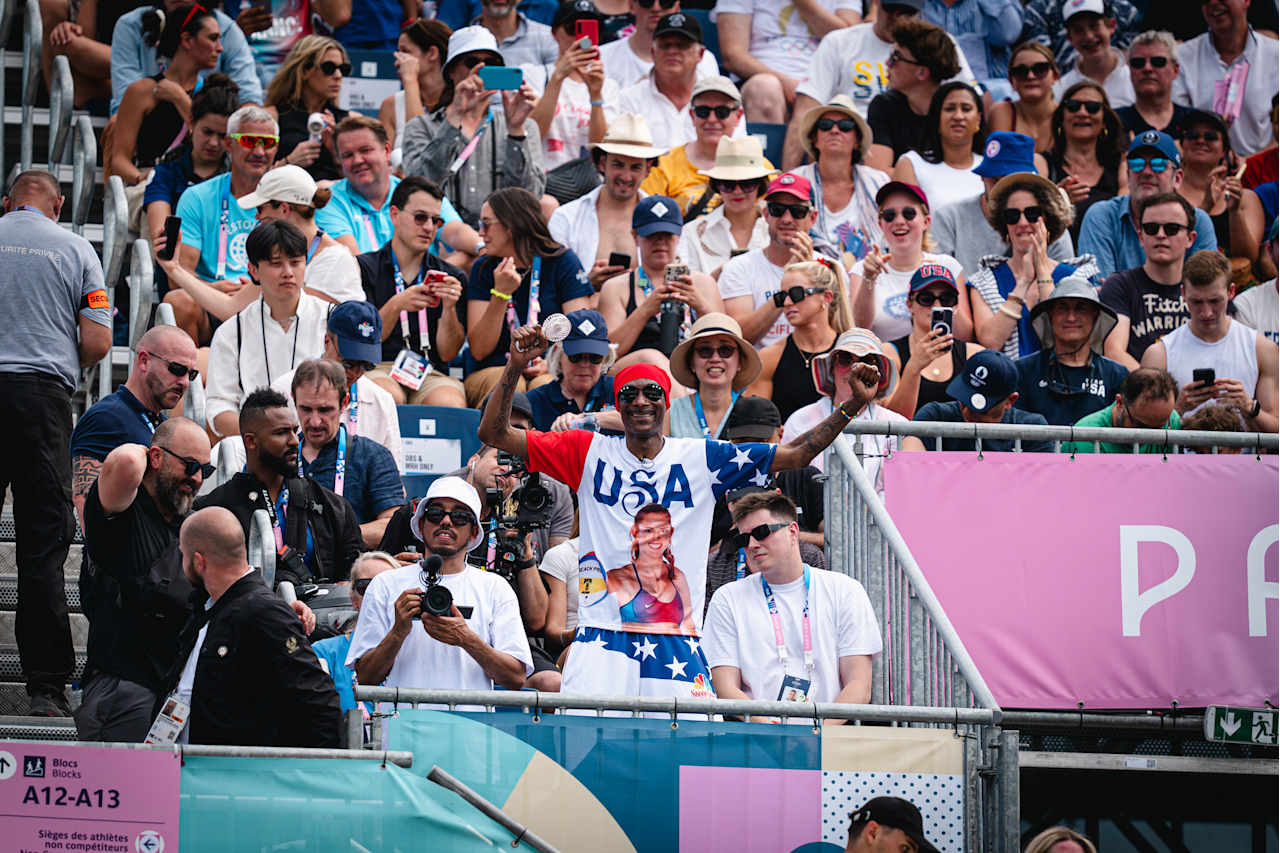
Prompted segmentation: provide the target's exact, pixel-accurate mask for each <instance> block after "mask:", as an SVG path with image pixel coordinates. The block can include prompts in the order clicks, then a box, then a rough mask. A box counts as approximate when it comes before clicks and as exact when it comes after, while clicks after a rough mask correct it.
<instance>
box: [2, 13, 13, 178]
mask: <svg viewBox="0 0 1280 853" xmlns="http://www.w3.org/2000/svg"><path fill="white" fill-rule="evenodd" d="M13 2H14V0H0V124H2V123H3V117H4V108H5V98H4V93H5V89H6V88H7V86H8V76H9V73H8V69H6V68H5V60H6V59H7V58H8V55H9V51H8V50H7V49H6V47H5V46H6V45H7V44H9V31H10V30H11V29H12V28H13ZM4 154H5V151H4V146H3V145H0V182H5V181H7V180H8V177H9V173H8V172H6V171H5V168H4V159H5V158H4Z"/></svg>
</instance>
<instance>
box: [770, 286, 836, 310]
mask: <svg viewBox="0 0 1280 853" xmlns="http://www.w3.org/2000/svg"><path fill="white" fill-rule="evenodd" d="M824 290H826V288H825V287H801V286H800V285H798V284H795V285H792V286H791V287H788V288H787V289H786V290H779V291H777V292H776V293H774V294H773V304H774V305H776V306H777V307H779V308H781V307H782V306H783V305H785V304H786V301H787V300H788V299H790V300H791V304H792V305H797V304H799V303H801V302H803V301H804V298H805V297H806V296H812V295H813V294H815V293H821V292H822V291H824Z"/></svg>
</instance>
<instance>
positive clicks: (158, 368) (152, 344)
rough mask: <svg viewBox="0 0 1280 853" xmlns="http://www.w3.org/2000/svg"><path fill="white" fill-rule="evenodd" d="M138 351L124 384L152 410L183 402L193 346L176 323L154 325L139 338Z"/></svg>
mask: <svg viewBox="0 0 1280 853" xmlns="http://www.w3.org/2000/svg"><path fill="white" fill-rule="evenodd" d="M137 352H138V354H137V355H136V356H135V357H134V361H133V370H131V371H129V379H128V381H126V382H125V387H126V388H128V389H129V391H130V392H131V393H132V394H133V396H135V397H137V398H138V400H139V402H141V403H142V405H144V406H146V407H147V408H148V409H150V410H151V411H153V412H163V411H168V410H169V409H172V408H173V407H174V406H176V405H178V403H179V402H181V401H182V397H183V395H184V394H186V393H187V386H188V385H190V384H191V371H192V370H194V369H195V366H196V345H195V342H194V341H193V340H191V336H190V335H188V334H187V333H186V332H184V331H182V329H179V328H178V327H177V326H156V327H154V328H152V329H149V330H147V332H146V334H144V335H143V336H142V337H141V338H139V339H138V348H137Z"/></svg>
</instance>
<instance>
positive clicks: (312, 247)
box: [307, 228, 324, 263]
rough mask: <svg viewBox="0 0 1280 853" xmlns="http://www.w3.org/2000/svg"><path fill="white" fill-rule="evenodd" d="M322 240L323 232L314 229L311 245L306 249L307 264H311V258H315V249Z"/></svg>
mask: <svg viewBox="0 0 1280 853" xmlns="http://www.w3.org/2000/svg"><path fill="white" fill-rule="evenodd" d="M323 239H324V231H323V230H322V229H319V228H317V229H316V236H314V237H312V238H311V245H310V246H308V247H307V263H311V259H312V257H314V256H315V253H316V248H317V247H318V246H319V245H320V241H321V240H323Z"/></svg>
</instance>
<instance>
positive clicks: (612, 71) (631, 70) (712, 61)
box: [600, 38, 745, 124]
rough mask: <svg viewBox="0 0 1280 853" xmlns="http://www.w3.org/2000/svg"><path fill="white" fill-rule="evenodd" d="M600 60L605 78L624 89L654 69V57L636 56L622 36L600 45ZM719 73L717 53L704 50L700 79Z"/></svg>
mask: <svg viewBox="0 0 1280 853" xmlns="http://www.w3.org/2000/svg"><path fill="white" fill-rule="evenodd" d="M600 61H601V62H603V63H604V76H605V79H606V80H614V81H616V82H617V84H618V85H619V86H621V87H622V88H623V89H625V88H627V87H628V86H630V85H631V84H632V83H637V82H639V81H641V80H643V79H644V78H645V77H648V76H649V72H650V71H651V70H652V69H653V57H652V56H649V57H646V58H644V59H641V58H640V57H638V56H636V52H635V51H634V50H632V49H631V42H630V41H629V40H628V39H622V38H620V39H618V40H617V41H611V42H609V43H608V44H602V45H600ZM719 73H720V63H718V62H716V58H715V55H714V54H712V53H711V51H709V50H707V51H703V53H702V58H701V59H699V60H698V72H697V75H698V79H699V80H701V79H702V78H703V77H714V76H716V75H717V74H719ZM646 118H647V116H646ZM743 123H744V124H745V122H743Z"/></svg>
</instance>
